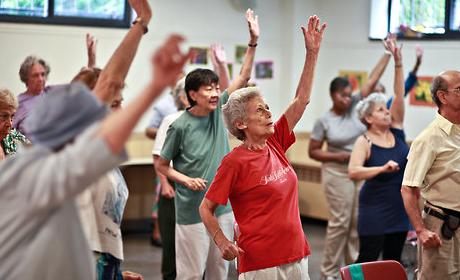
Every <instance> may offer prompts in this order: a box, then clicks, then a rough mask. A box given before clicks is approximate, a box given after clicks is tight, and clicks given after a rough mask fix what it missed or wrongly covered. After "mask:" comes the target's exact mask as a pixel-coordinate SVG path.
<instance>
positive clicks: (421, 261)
mask: <svg viewBox="0 0 460 280" xmlns="http://www.w3.org/2000/svg"><path fill="white" fill-rule="evenodd" d="M432 208H434V209H436V208H435V207H432ZM436 210H437V211H438V212H442V211H441V210H439V209H436ZM422 217H423V224H424V225H425V227H426V228H427V229H428V230H431V231H433V232H435V233H437V234H438V235H439V237H440V238H441V241H442V245H441V247H438V248H428V249H427V248H423V247H422V246H420V244H418V279H419V280H437V279H439V280H454V279H455V280H458V279H460V262H459V261H460V228H459V229H457V230H456V232H455V235H454V236H453V238H452V239H450V240H447V239H445V238H444V237H442V235H441V226H442V224H443V221H442V220H441V219H439V218H436V217H433V216H431V215H427V214H426V213H425V212H423V214H422Z"/></svg>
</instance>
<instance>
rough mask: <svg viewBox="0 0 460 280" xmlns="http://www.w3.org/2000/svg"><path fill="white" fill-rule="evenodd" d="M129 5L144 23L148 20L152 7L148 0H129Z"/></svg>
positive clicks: (150, 16)
mask: <svg viewBox="0 0 460 280" xmlns="http://www.w3.org/2000/svg"><path fill="white" fill-rule="evenodd" d="M129 5H130V6H131V7H132V8H133V9H134V11H135V12H136V15H137V16H138V17H140V18H142V20H144V22H145V24H148V23H149V22H150V19H151V18H152V9H151V8H150V5H149V2H148V0H129Z"/></svg>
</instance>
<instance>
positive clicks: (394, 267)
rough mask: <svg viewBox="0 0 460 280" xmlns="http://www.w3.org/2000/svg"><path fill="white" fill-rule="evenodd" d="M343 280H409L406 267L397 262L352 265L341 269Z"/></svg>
mask: <svg viewBox="0 0 460 280" xmlns="http://www.w3.org/2000/svg"><path fill="white" fill-rule="evenodd" d="M340 276H342V280H407V275H406V271H405V270H404V267H403V266H402V265H401V264H400V263H399V262H397V261H391V260H388V261H376V262H367V263H357V264H350V265H347V266H345V267H342V268H341V269H340Z"/></svg>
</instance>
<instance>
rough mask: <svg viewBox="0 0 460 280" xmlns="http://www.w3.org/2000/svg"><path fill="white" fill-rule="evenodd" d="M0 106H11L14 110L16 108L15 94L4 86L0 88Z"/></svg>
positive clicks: (2, 107)
mask: <svg viewBox="0 0 460 280" xmlns="http://www.w3.org/2000/svg"><path fill="white" fill-rule="evenodd" d="M0 108H1V109H4V108H12V109H15V110H16V109H17V108H18V100H17V99H16V96H14V94H13V93H12V92H11V91H10V90H8V89H6V88H0Z"/></svg>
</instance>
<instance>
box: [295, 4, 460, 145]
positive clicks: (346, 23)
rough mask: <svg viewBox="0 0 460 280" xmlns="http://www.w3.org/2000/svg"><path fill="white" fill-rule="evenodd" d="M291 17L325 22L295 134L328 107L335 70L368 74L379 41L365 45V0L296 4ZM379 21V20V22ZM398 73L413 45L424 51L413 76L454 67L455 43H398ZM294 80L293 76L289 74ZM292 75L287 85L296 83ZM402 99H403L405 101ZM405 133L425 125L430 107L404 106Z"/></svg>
mask: <svg viewBox="0 0 460 280" xmlns="http://www.w3.org/2000/svg"><path fill="white" fill-rule="evenodd" d="M295 3H296V4H295V5H296V9H295V18H296V20H301V19H302V18H305V17H306V16H307V15H309V13H311V12H312V9H313V12H314V13H317V14H318V16H320V17H321V19H322V20H325V21H327V22H328V28H327V30H326V33H325V38H324V43H323V45H322V49H321V54H320V57H319V60H318V67H317V70H318V71H317V72H316V78H315V83H314V91H313V97H312V102H311V103H310V110H311V111H309V112H307V114H306V116H305V117H304V118H303V121H302V123H301V127H299V129H300V130H308V131H309V130H311V129H312V127H313V123H314V119H315V118H316V117H317V116H320V115H321V114H323V113H324V112H326V111H327V110H328V109H329V108H330V106H331V101H330V98H329V92H328V88H329V83H330V81H331V80H332V79H333V78H334V77H335V76H336V75H337V74H338V71H339V70H364V71H368V72H369V71H370V70H371V69H372V67H373V66H374V65H375V63H376V62H377V61H378V59H379V58H380V56H381V55H382V52H383V48H382V46H381V43H380V42H376V41H369V40H368V39H367V38H368V34H369V11H370V0H353V1H340V0H296V2H295ZM382 20H384V19H382ZM402 43H403V44H404V47H403V61H404V72H405V73H408V72H409V70H410V69H412V67H413V65H414V62H415V45H416V44H417V43H419V44H421V45H422V46H423V47H424V49H425V54H424V57H423V62H422V65H421V67H420V69H419V72H418V74H419V75H422V76H434V75H436V74H438V73H439V72H441V71H443V70H446V69H458V61H459V59H460V52H459V47H460V43H459V41H438V42H436V41H403V42H402ZM302 57H303V52H302V51H295V50H294V52H293V59H294V67H293V68H296V67H299V65H300V64H301V60H302ZM393 65H394V64H393V61H390V63H389V65H388V67H387V70H386V72H385V73H384V75H383V77H382V80H381V81H382V83H383V84H384V85H385V86H386V88H387V93H390V94H391V93H392V92H391V89H392V86H393V74H394V72H393V70H394V68H393ZM293 77H294V76H293ZM296 80H297V78H296V77H294V78H293V80H292V81H291V83H294V82H296ZM406 101H408V100H406ZM406 104H407V106H406V118H405V129H406V134H407V137H408V138H409V139H413V138H414V137H415V136H417V134H418V133H419V132H420V131H421V130H422V129H423V128H425V127H426V125H427V124H428V123H429V122H431V120H432V119H433V116H434V114H435V113H436V109H434V108H430V107H419V106H412V105H409V104H408V102H406Z"/></svg>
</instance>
